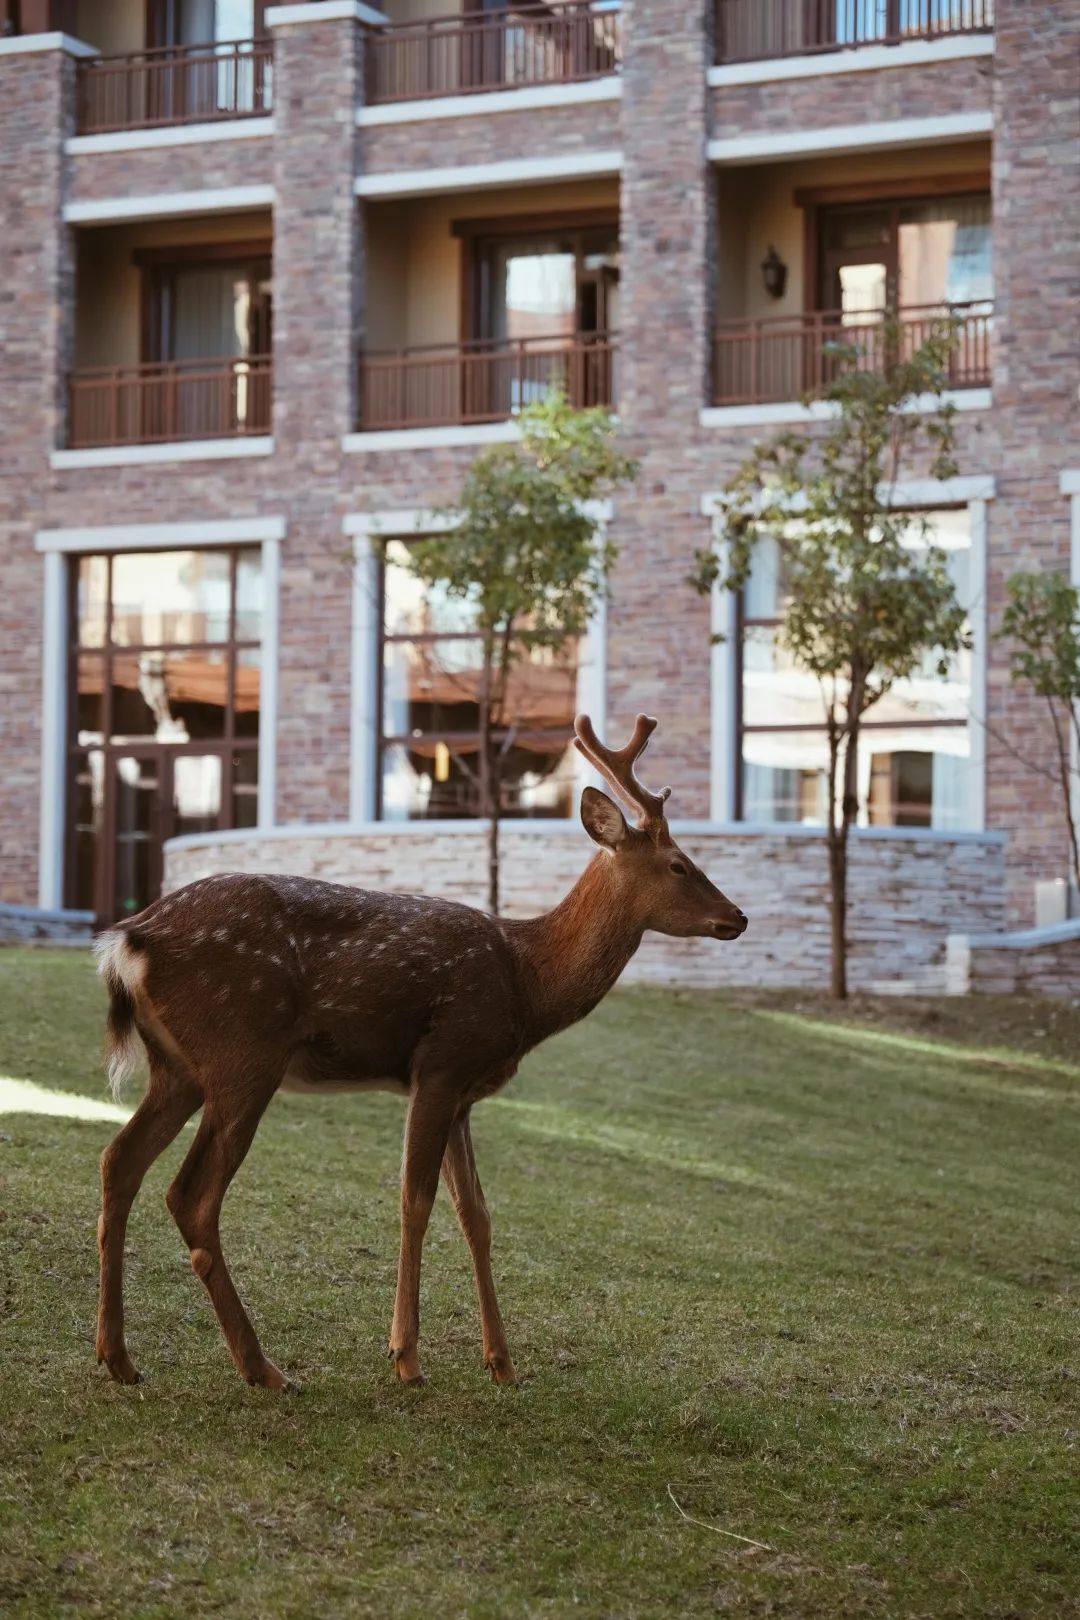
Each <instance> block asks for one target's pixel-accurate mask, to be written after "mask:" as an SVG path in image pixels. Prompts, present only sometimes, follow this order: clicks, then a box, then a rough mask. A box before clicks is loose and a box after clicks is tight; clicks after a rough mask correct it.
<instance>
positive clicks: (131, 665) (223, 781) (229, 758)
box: [66, 547, 262, 924]
mask: <svg viewBox="0 0 1080 1620" xmlns="http://www.w3.org/2000/svg"><path fill="white" fill-rule="evenodd" d="M70 601H71V606H70V622H71V625H72V639H71V646H70V652H69V657H70V665H69V671H70V673H69V682H70V685H69V701H68V716H69V727H70V730H69V756H68V768H69V774H68V792H67V815H68V823H67V874H66V897H67V898H66V903H67V904H68V905H74V906H77V907H79V908H80V909H91V910H93V912H94V914H95V916H96V917H97V918H98V921H99V922H100V923H101V924H106V923H109V922H112V921H114V920H115V919H116V918H118V917H130V916H133V915H134V914H135V913H136V912H138V911H140V910H142V908H143V907H144V906H145V905H147V904H148V903H149V902H150V901H151V900H152V899H154V897H155V896H156V895H157V894H158V893H159V892H160V887H161V879H162V866H163V861H162V846H163V845H164V844H165V842H166V841H167V840H168V839H169V838H175V837H179V836H181V835H183V834H190V833H206V832H214V831H216V830H217V829H219V828H221V829H224V828H227V827H250V826H254V825H255V822H256V819H257V815H258V792H259V753H258V748H259V710H260V689H261V648H260V645H259V643H260V639H261V630H262V624H261V620H262V572H261V557H260V553H259V551H258V549H257V548H255V547H235V548H232V547H230V548H227V549H226V548H221V549H220V550H218V549H215V550H213V551H154V552H127V553H123V554H120V555H117V556H112V557H110V556H107V555H101V556H91V557H84V558H80V559H79V560H78V562H77V563H76V564H74V565H73V568H72V579H71V598H70Z"/></svg>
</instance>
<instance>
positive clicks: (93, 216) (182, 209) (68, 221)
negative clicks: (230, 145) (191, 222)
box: [64, 185, 275, 225]
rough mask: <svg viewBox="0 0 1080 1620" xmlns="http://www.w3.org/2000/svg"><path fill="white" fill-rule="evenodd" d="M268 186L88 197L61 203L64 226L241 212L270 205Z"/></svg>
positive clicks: (270, 192)
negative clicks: (134, 195)
mask: <svg viewBox="0 0 1080 1620" xmlns="http://www.w3.org/2000/svg"><path fill="white" fill-rule="evenodd" d="M274 201H275V192H274V188H273V186H270V185H251V186H208V187H207V188H206V189H205V190H203V191H151V192H147V193H146V194H145V195H143V196H137V197H90V198H87V199H86V200H85V201H83V202H69V203H65V204H64V223H65V225H113V224H119V223H120V222H121V221H123V220H127V219H179V218H185V217H187V216H188V215H189V214H243V213H251V212H253V211H254V210H256V209H260V208H272V207H273V206H274Z"/></svg>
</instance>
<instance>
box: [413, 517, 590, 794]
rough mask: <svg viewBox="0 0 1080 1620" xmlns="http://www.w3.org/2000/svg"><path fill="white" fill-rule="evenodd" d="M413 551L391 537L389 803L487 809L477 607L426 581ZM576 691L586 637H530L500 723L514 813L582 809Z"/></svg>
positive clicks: (504, 780) (506, 787)
mask: <svg viewBox="0 0 1080 1620" xmlns="http://www.w3.org/2000/svg"><path fill="white" fill-rule="evenodd" d="M406 558H407V546H406V544H405V543H403V542H400V541H391V542H389V543H388V545H387V547H386V552H385V569H384V581H385V585H384V613H383V621H384V636H383V659H382V679H383V687H382V714H381V720H382V742H381V758H382V770H381V792H382V806H381V813H382V815H383V817H384V818H386V819H389V820H394V819H397V820H403V819H415V818H447V817H449V818H454V817H468V816H476V815H479V814H480V810H481V805H482V802H483V798H482V784H481V760H480V705H481V696H482V691H481V687H482V662H483V659H482V647H481V642H480V637H479V635H478V634H477V631H476V628H475V626H476V613H475V607H474V606H473V604H471V603H470V602H468V601H463V600H461V599H456V598H450V597H447V596H446V595H445V593H443V592H440V591H438V590H436V591H427V590H425V588H424V587H423V586H422V584H421V583H420V581H419V580H417V579H416V578H415V576H414V575H413V574H412V573H411V571H410V570H409V569H408V566H407V562H406ZM576 694H577V650H576V648H567V649H565V650H564V651H559V652H555V651H553V650H552V649H549V648H527V647H520V648H519V650H518V655H517V659H516V661H515V663H514V665H513V667H512V669H511V672H510V675H509V679H508V684H507V694H506V703H505V710H504V712H505V715H506V718H507V726H506V728H505V729H504V731H503V732H502V734H501V749H502V752H501V760H502V764H501V772H500V775H501V787H502V809H503V813H504V814H506V815H509V816H564V815H569V814H571V812H572V808H573V802H572V801H573V792H574V784H575V774H576V773H575V755H574V751H573V748H572V746H571V740H572V735H573V718H574V713H575V710H576V707H577V704H576Z"/></svg>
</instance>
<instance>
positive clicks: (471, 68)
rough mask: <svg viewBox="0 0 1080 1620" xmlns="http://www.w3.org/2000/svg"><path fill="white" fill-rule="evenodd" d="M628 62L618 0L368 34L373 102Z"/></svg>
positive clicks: (588, 73)
mask: <svg viewBox="0 0 1080 1620" xmlns="http://www.w3.org/2000/svg"><path fill="white" fill-rule="evenodd" d="M621 62H622V18H621V15H620V12H619V5H618V0H556V3H553V4H549V5H544V6H536V7H535V9H531V10H528V9H525V8H522V9H521V10H514V9H511V8H510V7H509V6H507V8H506V10H504V11H500V12H497V13H492V12H487V13H484V14H479V13H477V14H475V15H471V14H464V15H463V14H461V13H459V14H458V15H456V16H452V17H435V18H428V19H425V20H424V21H422V22H414V23H400V24H397V25H392V26H391V27H389V28H386V29H384V30H383V31H382V32H380V33H373V34H370V35H369V36H368V42H367V99H368V102H369V103H371V104H377V103H379V102H388V101H412V100H416V99H418V98H426V97H428V96H457V95H469V94H472V93H474V92H477V91H481V90H516V89H521V88H522V87H523V86H525V85H531V84H576V83H578V82H579V81H580V80H582V79H596V78H599V77H601V76H602V75H604V74H607V73H616V72H617V71H618V70H619V67H620V65H621Z"/></svg>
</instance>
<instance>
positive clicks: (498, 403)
mask: <svg viewBox="0 0 1080 1620" xmlns="http://www.w3.org/2000/svg"><path fill="white" fill-rule="evenodd" d="M616 353H617V349H616V339H615V337H614V335H613V334H611V333H607V332H597V333H593V332H589V333H578V334H577V335H576V336H575V337H573V338H565V337H552V338H528V339H522V340H519V341H506V340H494V341H488V340H484V341H481V342H475V343H463V344H454V345H452V346H451V345H443V346H439V347H433V348H424V349H400V350H398V352H397V353H395V354H369V355H364V356H362V358H361V361H360V428H361V431H369V430H371V429H376V428H418V427H444V426H455V425H463V424H468V423H480V422H504V421H506V420H507V419H508V418H509V417H511V416H512V415H513V414H514V412H515V411H518V410H520V409H521V407H522V406H523V405H528V404H529V403H530V402H531V401H532V400H536V399H542V398H543V397H544V395H545V394H547V393H548V392H549V391H550V390H551V389H552V388H562V389H564V390H565V392H566V394H567V395H568V397H569V399H570V401H571V403H572V404H574V405H577V406H579V407H581V406H587V405H612V404H614V403H615V398H616V382H617V378H616Z"/></svg>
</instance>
